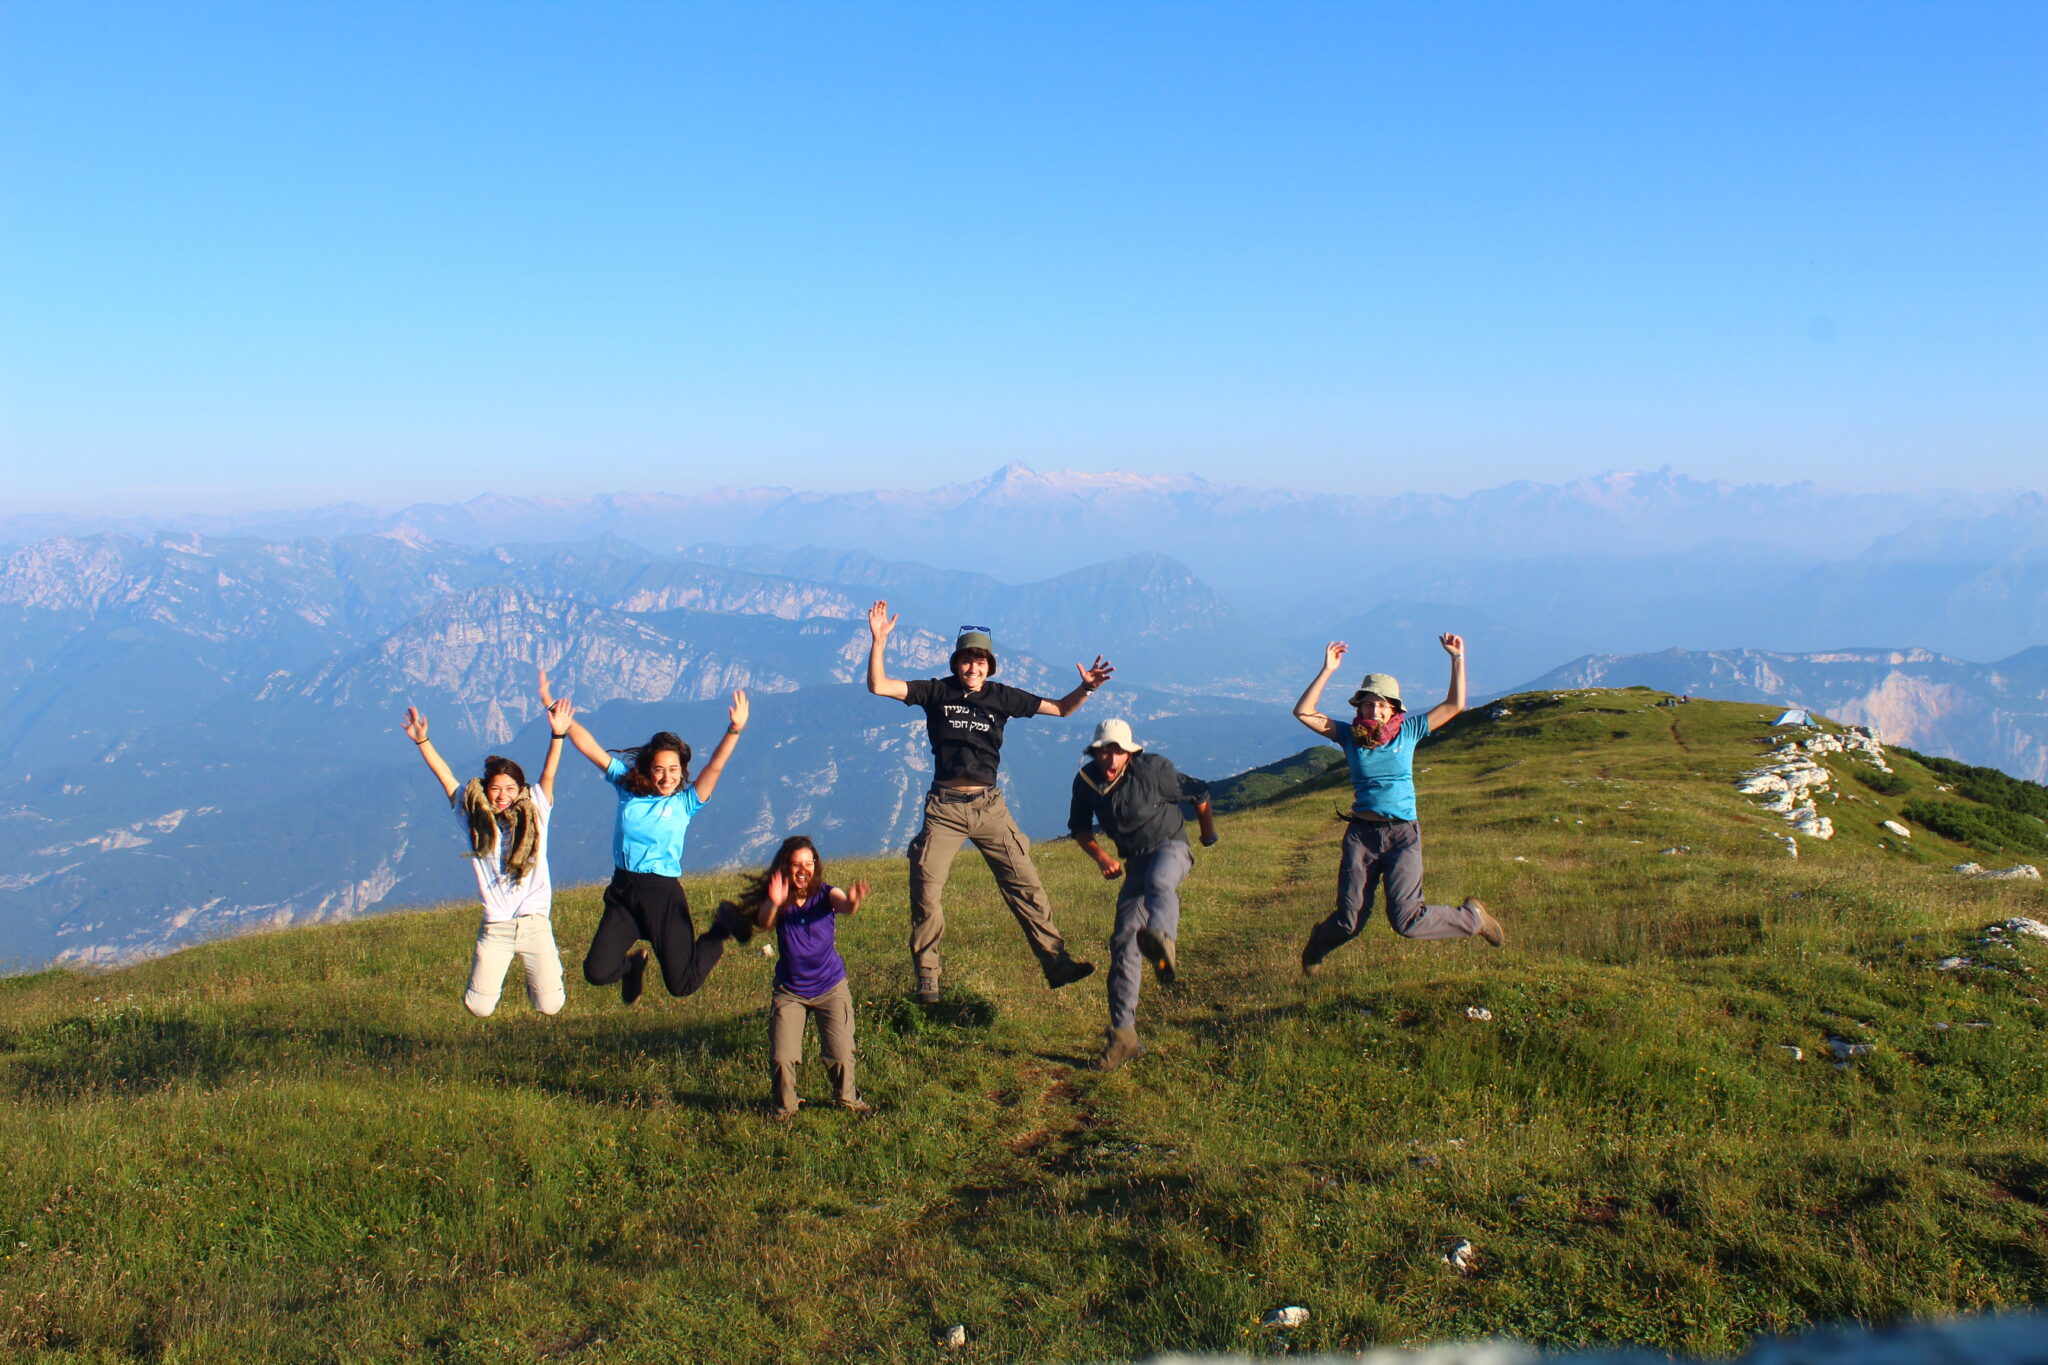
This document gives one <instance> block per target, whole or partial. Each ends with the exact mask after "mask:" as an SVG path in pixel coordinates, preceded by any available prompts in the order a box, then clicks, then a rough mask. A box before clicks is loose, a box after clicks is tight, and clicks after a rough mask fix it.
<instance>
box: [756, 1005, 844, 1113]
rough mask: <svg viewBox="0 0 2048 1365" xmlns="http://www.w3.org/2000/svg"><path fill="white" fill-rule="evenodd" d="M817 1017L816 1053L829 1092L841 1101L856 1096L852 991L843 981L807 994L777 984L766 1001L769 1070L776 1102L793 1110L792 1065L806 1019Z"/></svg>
mask: <svg viewBox="0 0 2048 1365" xmlns="http://www.w3.org/2000/svg"><path fill="white" fill-rule="evenodd" d="M807 1015H816V1016H817V1019H818V1055H819V1056H820V1057H821V1058H823V1059H824V1062H825V1075H826V1076H827V1077H829V1078H830V1079H831V1082H832V1095H833V1098H834V1099H836V1100H837V1101H838V1102H839V1103H841V1104H851V1103H853V1102H854V1101H855V1100H857V1099H859V1098H860V1092H859V1091H858V1090H856V1089H855V1088H854V1084H853V991H852V990H851V989H850V988H849V987H848V986H847V984H846V982H845V981H843V980H842V981H841V982H840V983H839V984H838V985H836V986H834V987H833V988H832V989H831V990H829V991H826V992H825V993H824V994H823V995H816V996H811V997H809V998H808V999H806V998H805V997H804V996H801V995H798V994H796V993H795V992H793V991H787V990H784V989H783V988H782V987H780V986H777V987H776V988H775V994H774V996H773V997H771V998H770V1000H769V1002H768V1070H769V1073H770V1075H771V1077H772V1078H773V1080H774V1082H775V1107H776V1109H777V1110H778V1111H780V1112H781V1113H784V1114H788V1113H793V1112H795V1110H796V1106H797V1098H796V1068H797V1064H798V1063H799V1062H801V1061H803V1059H804V1019H805V1017H806V1016H807Z"/></svg>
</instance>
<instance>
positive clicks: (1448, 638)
mask: <svg viewBox="0 0 2048 1365" xmlns="http://www.w3.org/2000/svg"><path fill="white" fill-rule="evenodd" d="M1436 642H1437V643H1438V644H1440V645H1442V646H1443V647H1444V653H1446V654H1448V655H1450V656H1451V657H1452V658H1453V659H1462V658H1464V657H1465V637H1464V636H1462V635H1454V634H1452V633H1451V632H1450V631H1445V632H1444V633H1443V634H1442V635H1439V636H1437V637H1436Z"/></svg>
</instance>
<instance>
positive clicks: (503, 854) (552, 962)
mask: <svg viewBox="0 0 2048 1365" xmlns="http://www.w3.org/2000/svg"><path fill="white" fill-rule="evenodd" d="M575 714H576V712H575V708H574V707H572V706H571V705H570V704H569V703H568V702H567V701H566V700H563V701H558V702H555V703H554V704H553V705H551V706H550V707H548V710H547V717H548V729H549V731H550V733H549V736H548V756H547V761H546V762H545V763H544V764H543V765H542V767H541V771H540V781H539V783H537V784H536V785H534V786H531V787H529V786H527V785H526V774H525V772H523V771H522V770H521V769H520V767H519V765H518V764H517V763H514V762H513V761H512V760H511V759H509V758H504V757H501V756H499V755H497V754H492V755H491V756H490V757H489V758H486V759H485V760H484V774H483V776H482V777H473V778H471V779H470V780H469V781H468V782H467V783H463V784H459V785H458V784H457V782H456V781H455V773H454V771H453V770H452V769H451V768H449V766H448V763H447V761H446V760H445V759H443V758H442V757H441V755H440V754H439V753H437V752H436V751H435V749H434V745H433V743H432V741H430V740H429V739H428V738H427V718H426V717H425V716H423V715H421V714H420V712H419V708H418V707H408V708H406V712H405V737H406V738H407V739H409V740H411V741H412V742H413V743H414V744H416V745H418V746H419V751H420V757H421V758H423V759H425V760H426V762H427V767H428V768H429V769H431V770H432V771H433V774H434V776H435V777H436V778H438V779H439V780H440V783H441V790H442V791H444V792H446V793H447V794H448V802H449V804H450V805H451V806H452V807H453V808H454V811H455V818H456V819H457V821H458V822H459V823H460V824H461V826H462V832H463V835H464V837H465V838H466V839H467V840H468V842H469V858H470V865H471V866H472V867H474V868H475V869H476V889H477V895H478V896H479V897H481V898H482V900H483V906H484V919H483V923H482V925H480V926H479V927H478V929H477V931H476V955H475V956H474V957H472V958H471V959H470V964H469V989H468V990H466V991H464V992H463V995H462V1003H463V1005H464V1006H465V1007H466V1008H467V1009H468V1010H469V1012H470V1013H471V1014H474V1015H476V1016H477V1017H478V1018H482V1017H483V1016H485V1015H487V1014H489V1013H490V1012H491V1011H492V1010H494V1009H496V1008H497V1007H498V995H499V992H500V991H502V990H503V988H504V984H505V973H506V971H507V970H508V969H509V968H510V967H511V965H512V959H513V958H515V957H516V958H518V959H519V965H520V966H521V967H523V968H525V970H526V998H527V1000H528V1001H529V1002H531V1003H532V1005H533V1007H534V1008H535V1009H537V1010H539V1011H540V1012H541V1013H542V1014H559V1013H560V1012H561V1009H562V1006H563V1004H564V1003H566V1001H567V999H568V995H567V992H565V991H564V989H563V987H562V954H561V952H560V950H559V949H557V948H556V947H555V930H554V924H553V922H552V921H551V920H550V918H549V916H548V911H549V909H550V908H551V903H552V901H553V898H554V888H553V886H552V885H550V883H549V881H548V818H549V816H550V815H552V814H553V813H554V803H555V768H556V765H557V764H558V763H559V762H560V760H561V757H562V736H563V735H565V734H567V733H568V730H569V726H570V723H571V722H572V721H573V719H574V718H575Z"/></svg>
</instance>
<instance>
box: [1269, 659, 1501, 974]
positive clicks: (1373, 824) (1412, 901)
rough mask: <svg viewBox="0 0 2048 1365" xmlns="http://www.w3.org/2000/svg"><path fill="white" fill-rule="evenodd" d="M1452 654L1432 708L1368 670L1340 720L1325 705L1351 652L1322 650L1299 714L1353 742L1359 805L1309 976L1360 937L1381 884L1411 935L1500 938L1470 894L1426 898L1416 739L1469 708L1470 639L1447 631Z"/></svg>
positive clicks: (1354, 797)
mask: <svg viewBox="0 0 2048 1365" xmlns="http://www.w3.org/2000/svg"><path fill="white" fill-rule="evenodd" d="M1437 643H1438V644H1440V645H1442V646H1443V648H1444V653H1446V654H1448V655H1450V656H1451V690H1450V692H1449V693H1448V694H1447V695H1446V696H1445V697H1444V699H1443V700H1442V701H1441V702H1439V703H1437V704H1436V705H1435V706H1433V707H1431V708H1430V709H1429V711H1428V712H1427V714H1424V715H1420V716H1409V715H1407V714H1406V712H1405V711H1404V710H1403V709H1402V705H1401V684H1400V683H1398V682H1396V681H1395V680H1394V679H1393V677H1392V676H1390V675H1389V674H1385V673H1368V674H1366V675H1365V681H1364V682H1362V683H1360V684H1359V687H1358V690H1357V691H1356V692H1354V693H1352V694H1351V706H1352V708H1353V712H1354V714H1353V716H1352V718H1351V721H1350V723H1349V724H1340V723H1339V722H1337V721H1334V720H1332V719H1330V718H1329V717H1328V716H1326V715H1324V714H1323V713H1322V712H1320V711H1318V710H1317V709H1316V703H1317V702H1318V701H1320V700H1321V699H1322V695H1323V688H1324V686H1325V685H1326V684H1327V683H1328V682H1329V681H1330V675H1331V674H1333V673H1335V672H1336V671H1337V665H1338V664H1339V663H1340V662H1342V660H1343V658H1344V655H1345V654H1346V652H1347V649H1346V646H1345V645H1344V642H1343V641H1341V640H1339V641H1335V642H1333V643H1332V644H1330V645H1329V647H1328V648H1326V649H1325V650H1324V651H1323V669H1322V672H1320V673H1318V674H1316V676H1315V680H1314V681H1313V682H1311V683H1309V685H1308V690H1306V691H1305V692H1303V693H1302V694H1301V700H1300V701H1297V702H1296V703H1294V718H1295V719H1296V720H1298V721H1300V722H1301V723H1302V724H1303V725H1306V726H1307V727H1308V728H1309V729H1311V730H1313V731H1315V732H1316V733H1317V734H1319V735H1321V736H1322V737H1323V738H1325V739H1328V740H1331V741H1334V742H1335V743H1336V744H1337V745H1338V747H1340V748H1341V749H1343V750H1344V761H1345V763H1346V765H1347V766H1348V767H1349V768H1350V770H1351V811H1350V813H1349V814H1347V815H1346V816H1345V817H1344V818H1345V819H1346V820H1347V821H1349V822H1350V827H1349V828H1348V829H1346V830H1345V831H1344V853H1343V860H1342V862H1340V863H1339V864H1338V870H1337V909H1336V911H1335V912H1334V913H1333V914H1331V915H1330V917H1329V918H1327V919H1325V920H1324V921H1322V923H1320V924H1318V925H1316V927H1315V929H1314V931H1313V932H1311V933H1310V934H1309V937H1308V945H1307V946H1306V947H1304V948H1303V949H1302V950H1301V970H1302V973H1303V975H1306V976H1314V975H1315V974H1316V973H1317V972H1318V971H1320V970H1321V968H1322V961H1323V959H1324V958H1326V957H1328V956H1329V955H1330V954H1331V953H1332V952H1334V951H1336V950H1337V949H1338V948H1340V947H1342V946H1343V945H1344V944H1346V943H1349V942H1350V941H1351V940H1352V939H1354V938H1356V937H1358V932H1359V930H1360V929H1362V928H1363V927H1364V916H1365V912H1366V908H1367V907H1368V906H1369V905H1370V904H1371V903H1372V896H1373V890H1374V888H1376V887H1380V886H1384V887H1385V892H1386V903H1387V919H1388V921H1389V922H1390V923H1391V924H1392V925H1393V926H1394V932H1396V933H1398V934H1401V935H1403V936H1404V937H1407V938H1471V937H1473V936H1475V935H1476V936H1477V937H1479V938H1483V939H1485V940H1486V941H1487V942H1488V943H1491V944H1492V945H1494V946H1495V947H1499V946H1500V942H1501V937H1502V935H1501V927H1500V921H1499V920H1497V919H1495V918H1494V917H1493V916H1492V915H1491V914H1489V913H1488V912H1487V909H1486V907H1485V906H1484V905H1482V904H1480V903H1479V902H1478V901H1477V900H1474V899H1472V898H1470V897H1467V898H1466V900H1465V902H1464V904H1462V905H1425V904H1423V902H1422V828H1421V826H1419V825H1418V824H1416V822H1415V746H1416V745H1417V744H1418V743H1420V742H1421V741H1422V740H1423V738H1424V737H1426V736H1427V735H1429V734H1430V733H1431V732H1432V731H1434V730H1437V729H1439V728H1441V727H1442V726H1444V725H1446V724H1448V723H1449V722H1450V720H1451V719H1452V717H1454V716H1456V715H1457V714H1458V713H1459V712H1460V711H1463V710H1464V709H1465V641H1464V640H1463V638H1461V637H1460V636H1457V635H1449V634H1446V635H1439V636H1438V637H1437Z"/></svg>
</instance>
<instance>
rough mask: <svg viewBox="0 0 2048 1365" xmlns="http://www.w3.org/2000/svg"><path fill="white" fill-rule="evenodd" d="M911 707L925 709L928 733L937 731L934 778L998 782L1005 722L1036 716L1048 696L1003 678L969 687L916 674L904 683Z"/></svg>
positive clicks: (986, 783)
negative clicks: (974, 689)
mask: <svg viewBox="0 0 2048 1365" xmlns="http://www.w3.org/2000/svg"><path fill="white" fill-rule="evenodd" d="M904 687H905V688H906V689H908V690H907V691H905V692H904V694H903V704H904V705H905V706H921V707H923V708H924V728H925V732H926V733H927V734H929V735H930V736H931V741H932V762H933V766H934V768H935V769H936V771H935V772H934V773H933V774H932V776H933V778H934V779H935V780H937V781H940V782H978V783H981V784H982V785H983V786H990V787H992V786H994V785H995V781H996V765H997V764H998V763H1000V762H1001V761H1002V751H1003V726H1004V724H1005V723H1007V722H1008V721H1010V720H1012V719H1014V718H1016V717H1018V716H1035V715H1037V714H1038V704H1039V703H1040V702H1041V701H1043V700H1044V698H1043V697H1040V696H1039V695H1038V694H1037V693H1035V692H1026V691H1025V690H1024V689H1023V688H1021V687H1006V686H1004V685H1003V684H1002V683H999V682H988V683H983V684H982V685H981V690H980V691H979V692H969V691H968V690H967V689H966V688H965V687H963V686H961V685H960V680H959V679H958V678H914V679H912V680H911V681H909V682H906V683H905V684H904Z"/></svg>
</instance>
